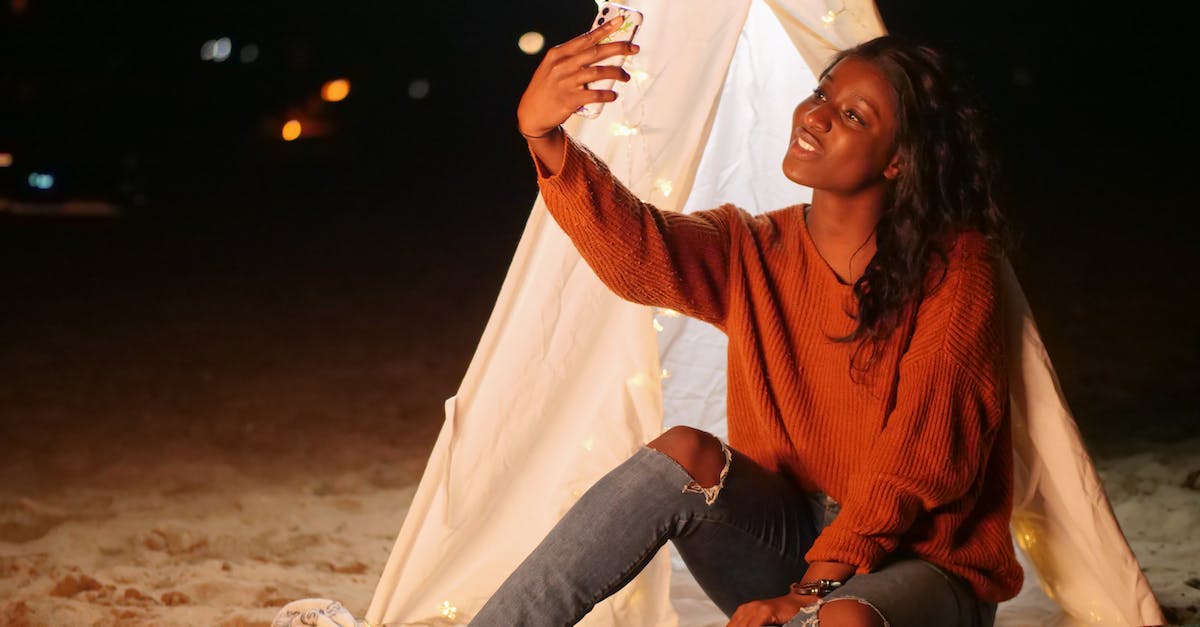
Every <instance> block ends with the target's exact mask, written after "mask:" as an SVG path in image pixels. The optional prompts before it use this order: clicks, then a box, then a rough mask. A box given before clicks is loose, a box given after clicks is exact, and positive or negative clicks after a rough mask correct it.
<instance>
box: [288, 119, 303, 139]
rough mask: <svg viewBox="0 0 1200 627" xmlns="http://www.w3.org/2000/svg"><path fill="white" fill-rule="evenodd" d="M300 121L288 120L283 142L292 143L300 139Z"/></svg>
mask: <svg viewBox="0 0 1200 627" xmlns="http://www.w3.org/2000/svg"><path fill="white" fill-rule="evenodd" d="M301 130H302V129H301V127H300V120H288V121H287V122H285V123H284V125H283V141H285V142H290V141H292V140H293V139H296V138H298V137H300V132H301Z"/></svg>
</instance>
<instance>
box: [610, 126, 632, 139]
mask: <svg viewBox="0 0 1200 627" xmlns="http://www.w3.org/2000/svg"><path fill="white" fill-rule="evenodd" d="M611 130H612V134H613V135H616V136H617V137H629V136H631V135H637V134H638V127H637V126H630V125H628V124H625V123H624V122H613V124H612V129H611Z"/></svg>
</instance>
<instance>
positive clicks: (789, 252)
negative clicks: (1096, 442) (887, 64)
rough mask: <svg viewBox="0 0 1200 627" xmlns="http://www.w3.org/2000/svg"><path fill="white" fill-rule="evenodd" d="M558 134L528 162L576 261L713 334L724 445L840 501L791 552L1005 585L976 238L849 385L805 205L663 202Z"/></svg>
mask: <svg viewBox="0 0 1200 627" xmlns="http://www.w3.org/2000/svg"><path fill="white" fill-rule="evenodd" d="M566 145H567V149H566V155H565V157H564V162H563V164H562V167H561V169H560V170H559V173H558V174H557V175H555V176H549V177H548V176H546V174H545V172H544V171H543V170H542V169H541V167H540V164H539V163H538V160H537V158H536V157H534V164H535V166H536V167H538V186H539V188H540V190H541V192H542V196H543V198H544V200H545V202H546V206H547V207H548V209H549V211H550V214H551V215H552V216H553V217H554V219H555V221H556V222H557V223H558V224H559V225H560V226H561V227H562V229H563V231H564V232H566V234H567V236H568V237H570V239H571V241H572V242H573V243H574V245H575V247H576V248H577V249H578V250H579V253H580V254H581V255H582V256H583V258H584V260H586V261H587V263H588V265H589V266H590V267H591V268H592V269H593V270H594V271H595V273H596V275H597V276H598V277H599V278H600V280H601V281H603V282H604V284H605V285H607V286H608V287H609V288H610V289H612V290H613V292H615V293H616V294H617V295H618V296H620V297H621V298H623V299H625V300H629V301H632V302H635V303H641V304H645V305H652V306H656V307H666V308H670V309H674V310H676V311H679V312H680V313H683V314H685V315H688V316H691V317H694V318H697V319H700V320H704V321H706V322H709V323H711V324H713V325H715V326H716V327H717V328H719V329H721V330H722V331H724V332H725V334H726V335H727V336H728V337H729V348H728V372H727V376H728V406H727V420H728V427H729V443H730V445H731V446H733V447H734V448H735V449H737V450H739V451H741V452H742V453H744V454H746V455H747V456H749V457H750V458H751V459H753V460H755V461H756V462H758V463H759V464H761V465H763V466H764V467H766V468H768V469H771V470H774V471H777V472H783V473H787V474H788V475H790V476H791V477H792V478H793V479H794V480H795V481H796V482H798V483H799V485H801V486H802V487H803V488H805V489H807V490H821V491H824V492H825V493H827V494H829V495H830V496H831V497H833V498H834V499H835V500H837V501H838V502H839V503H840V504H841V512H840V513H839V514H838V516H837V517H836V518H835V519H834V522H833V523H832V524H830V525H829V526H828V527H826V528H825V530H824V531H822V532H821V534H820V535H819V537H818V538H817V539H816V542H815V543H814V544H813V546H812V548H811V550H809V552H808V553H807V555H806V556H805V558H806V559H807V560H808V561H809V562H814V561H837V562H843V563H847V564H853V565H855V566H856V567H857V572H858V573H867V572H871V571H872V570H875V569H876V568H877V567H878V566H879V565H880V564H881V562H882V561H883V560H885V558H888V557H889V556H917V557H920V558H922V559H925V560H927V561H929V562H932V563H934V564H937V565H938V566H941V567H942V568H945V569H946V570H948V571H950V572H953V573H955V574H957V575H959V576H961V577H963V578H964V579H965V580H966V581H967V582H969V583H970V585H971V586H972V588H973V589H974V590H975V593H976V594H977V595H978V597H979V598H980V599H983V600H985V601H993V602H999V601H1003V600H1006V599H1009V598H1012V597H1013V596H1015V595H1016V594H1017V592H1018V591H1019V590H1020V587H1021V582H1022V577H1023V573H1022V570H1021V567H1020V565H1019V564H1018V563H1017V561H1016V557H1015V555H1014V553H1013V547H1012V540H1011V537H1010V535H1009V518H1010V515H1011V511H1012V445H1011V435H1010V431H1009V418H1008V388H1007V378H1006V376H1005V364H1004V351H1003V350H1002V344H1001V337H1002V336H1001V328H1000V324H1001V321H1000V319H999V315H998V303H997V292H998V287H997V284H996V282H997V268H996V265H995V263H994V262H993V261H991V259H990V258H989V256H988V255H987V254H986V253H987V249H986V245H985V241H984V239H983V238H982V237H981V236H980V235H979V234H977V233H964V234H962V235H960V236H958V238H957V239H956V240H955V241H954V243H953V244H952V246H951V247H950V249H949V251H948V252H949V264H948V265H947V266H946V268H945V269H946V273H945V277H944V280H942V281H940V282H931V283H930V285H931V286H934V285H936V287H934V288H933V289H931V290H930V291H929V293H927V294H926V296H925V297H924V299H923V300H922V301H921V302H920V304H919V306H918V307H915V308H914V307H911V306H910V307H909V308H908V310H907V312H906V315H905V316H904V317H903V322H902V323H901V324H900V326H899V328H898V329H897V330H896V332H894V333H893V335H892V336H891V338H890V340H889V341H888V342H887V344H886V345H884V346H882V347H881V352H880V357H879V361H878V363H877V364H876V365H875V367H874V368H873V369H872V370H871V371H870V373H869V376H868V377H867V379H866V380H865V381H864V380H863V378H862V377H861V376H856V377H855V378H856V379H857V381H854V380H852V379H851V376H850V370H849V364H850V361H849V360H850V355H851V352H852V351H853V348H854V344H853V343H835V342H832V341H830V340H829V339H828V336H842V335H846V334H848V333H849V332H850V331H851V330H853V328H854V321H853V320H852V319H851V318H850V316H849V315H848V314H847V310H849V311H853V310H854V309H853V307H854V299H853V294H852V292H851V286H848V285H845V284H843V283H841V282H840V281H839V280H838V279H837V276H836V275H835V274H834V272H833V270H832V268H830V267H829V265H828V264H827V263H826V262H825V260H824V259H823V258H822V257H821V256H820V254H819V253H818V252H817V249H816V247H815V246H814V244H813V242H812V240H811V239H810V237H809V234H808V231H807V229H806V227H805V222H804V219H803V207H801V206H793V207H787V208H784V209H779V210H776V211H771V212H769V213H765V214H762V215H757V216H755V215H751V214H749V213H748V212H746V211H744V210H742V209H739V208H737V207H735V206H732V205H724V206H721V207H718V208H715V209H710V210H706V211H698V212H695V213H691V214H681V213H678V212H669V211H661V210H658V209H656V208H655V207H653V206H651V205H649V204H647V203H643V202H641V201H640V200H638V199H637V198H636V197H635V196H634V195H633V193H631V192H630V191H629V190H628V189H626V188H625V187H624V186H623V185H622V184H621V183H620V182H618V181H617V180H616V179H615V178H614V177H613V176H612V174H611V173H610V172H609V170H608V168H607V167H606V166H605V165H604V164H603V163H602V162H601V161H600V160H599V159H598V158H596V157H595V155H593V154H592V153H591V152H590V151H588V150H587V149H586V148H585V147H583V146H582V145H580V144H578V143H577V142H576V141H575V140H574V139H572V138H570V137H569V136H568V137H567V139H566ZM932 274H935V273H933V272H931V275H932ZM936 274H937V278H941V277H942V273H941V271H940V269H939V271H937V272H936Z"/></svg>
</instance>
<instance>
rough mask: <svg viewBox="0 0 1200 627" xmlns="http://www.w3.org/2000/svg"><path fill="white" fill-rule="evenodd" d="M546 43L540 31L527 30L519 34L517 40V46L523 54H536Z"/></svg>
mask: <svg viewBox="0 0 1200 627" xmlns="http://www.w3.org/2000/svg"><path fill="white" fill-rule="evenodd" d="M545 45H546V38H545V37H542V34H541V33H535V32H528V33H525V34H524V35H521V38H520V39H519V40H517V47H518V48H520V49H521V52H524V53H525V54H537V53H539V52H541V51H542V46H545Z"/></svg>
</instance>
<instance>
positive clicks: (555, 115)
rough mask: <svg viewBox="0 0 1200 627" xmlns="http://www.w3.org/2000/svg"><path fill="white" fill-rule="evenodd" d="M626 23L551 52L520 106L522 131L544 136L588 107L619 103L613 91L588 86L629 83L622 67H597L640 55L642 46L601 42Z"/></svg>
mask: <svg viewBox="0 0 1200 627" xmlns="http://www.w3.org/2000/svg"><path fill="white" fill-rule="evenodd" d="M622 21H623V18H614V19H613V20H610V21H608V22H606V23H605V24H603V25H602V26H600V27H598V28H595V29H593V30H592V31H591V32H588V33H585V34H583V35H580V36H579V37H576V38H575V39H572V40H569V41H567V42H566V43H563V44H560V45H558V46H555V47H554V48H551V49H550V51H549V52H547V54H546V56H545V57H544V58H543V59H542V62H541V63H540V64H539V65H538V68H537V69H536V70H535V71H534V74H533V77H532V78H531V80H530V83H529V86H528V87H527V88H526V89H525V93H524V94H523V95H522V96H521V102H520V103H519V104H518V106H517V121H518V125H519V126H520V128H521V132H523V133H526V134H530V135H536V134H540V133H541V131H544V130H547V129H552V128H553V127H554V126H556V125H558V124H561V123H562V122H563V121H564V120H566V119H567V118H568V117H570V115H571V113H573V112H575V111H576V110H578V109H579V107H581V106H583V105H585V104H590V103H593V102H612V101H614V100H616V98H617V94H616V92H614V91H612V90H611V89H588V85H589V84H591V83H595V82H596V81H601V80H605V79H611V80H614V81H622V82H624V81H628V80H629V78H630V77H629V73H628V72H626V71H625V70H623V69H621V67H620V64H608V65H594V64H595V63H597V62H599V61H603V60H605V59H608V58H611V57H616V56H624V55H631V54H637V51H638V47H637V46H635V45H632V44H629V43H627V42H619V41H618V42H608V43H601V42H603V41H604V38H605V37H607V36H608V35H609V34H611V33H612V32H613V31H614V30H616V29H617V28H619V27H620V25H621V22H622Z"/></svg>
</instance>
